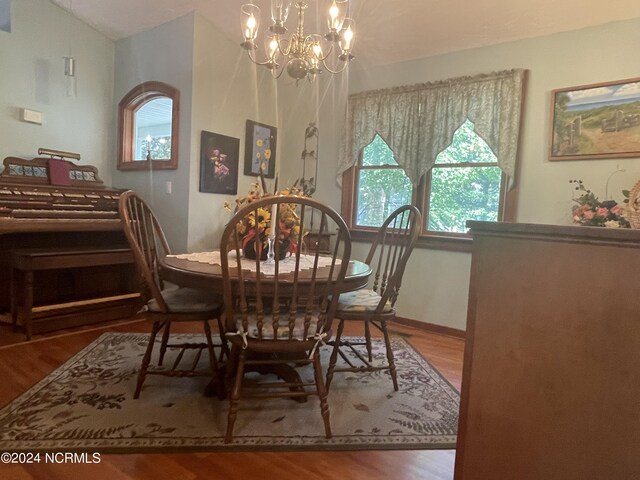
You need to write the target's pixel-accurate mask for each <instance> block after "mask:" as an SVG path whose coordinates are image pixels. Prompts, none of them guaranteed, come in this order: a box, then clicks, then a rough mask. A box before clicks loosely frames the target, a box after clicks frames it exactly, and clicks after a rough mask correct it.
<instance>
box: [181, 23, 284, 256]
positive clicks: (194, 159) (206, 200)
mask: <svg viewBox="0 0 640 480" xmlns="http://www.w3.org/2000/svg"><path fill="white" fill-rule="evenodd" d="M277 88H278V84H277V82H276V81H275V80H274V79H273V78H271V76H270V75H269V74H268V72H266V70H264V69H263V68H259V69H258V67H257V66H255V65H253V64H252V63H251V62H250V61H249V59H248V58H246V53H245V52H244V51H243V50H242V49H241V48H240V47H239V46H238V44H237V42H232V41H231V40H229V39H228V38H227V37H225V36H224V35H223V34H222V33H221V32H220V31H218V30H217V29H216V28H215V27H214V26H213V24H211V23H210V22H209V21H208V20H206V19H205V18H203V17H201V16H200V15H196V16H195V27H194V46H193V111H192V122H191V125H192V129H191V137H190V141H191V151H190V157H191V170H190V177H189V218H188V220H189V236H188V249H189V251H201V250H203V249H211V248H216V247H217V246H218V242H219V241H220V236H221V235H222V230H223V229H224V226H225V225H226V223H227V222H228V220H229V218H230V217H231V215H230V214H229V213H228V212H226V211H225V210H224V208H223V204H224V202H225V201H226V202H229V203H230V204H233V203H234V200H235V198H236V195H221V194H212V193H201V192H200V191H199V186H200V184H199V182H200V135H201V132H202V130H206V131H208V132H214V133H219V134H222V135H227V136H230V137H236V138H238V139H240V158H239V170H240V171H239V178H238V195H244V194H245V193H246V192H247V191H248V189H249V185H250V184H251V183H252V182H255V181H256V177H250V176H244V175H243V165H244V140H245V125H246V121H247V120H248V119H249V120H254V121H257V122H260V123H265V124H268V125H273V126H275V127H276V128H278V127H279V123H278V112H277V108H276V99H277V95H278V91H277ZM278 133H279V134H280V132H278ZM284 138H286V137H283V136H282V135H279V136H278V153H277V157H276V167H279V165H280V163H279V162H280V159H279V158H278V156H279V155H280V152H281V149H280V146H279V145H282V144H283V143H284V141H285V140H284ZM272 182H273V181H271V180H270V181H269V183H270V184H272Z"/></svg>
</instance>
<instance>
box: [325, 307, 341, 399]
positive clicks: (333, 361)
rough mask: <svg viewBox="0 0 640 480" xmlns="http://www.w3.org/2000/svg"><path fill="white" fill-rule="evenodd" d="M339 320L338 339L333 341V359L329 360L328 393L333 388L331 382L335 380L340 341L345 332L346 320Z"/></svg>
mask: <svg viewBox="0 0 640 480" xmlns="http://www.w3.org/2000/svg"><path fill="white" fill-rule="evenodd" d="M338 320H339V322H338V330H337V331H336V338H335V340H334V341H333V350H332V351H331V357H330V358H329V368H327V382H326V389H327V391H328V390H329V387H330V386H331V380H333V370H334V369H335V368H336V361H337V360H338V350H339V349H340V339H341V338H342V331H343V330H344V320H342V319H341V318H339V319H338Z"/></svg>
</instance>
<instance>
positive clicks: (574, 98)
mask: <svg viewBox="0 0 640 480" xmlns="http://www.w3.org/2000/svg"><path fill="white" fill-rule="evenodd" d="M621 157H640V78H630V79H627V80H618V81H615V82H606V83H596V84H591V85H582V86H579V87H569V88H561V89H558V90H554V91H553V92H551V133H550V148H549V160H589V159H598V158H621Z"/></svg>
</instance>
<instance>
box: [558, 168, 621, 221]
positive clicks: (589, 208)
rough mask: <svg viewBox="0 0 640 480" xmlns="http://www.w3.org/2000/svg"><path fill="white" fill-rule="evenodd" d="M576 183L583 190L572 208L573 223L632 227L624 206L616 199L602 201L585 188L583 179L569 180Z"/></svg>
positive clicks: (579, 189)
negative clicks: (624, 214)
mask: <svg viewBox="0 0 640 480" xmlns="http://www.w3.org/2000/svg"><path fill="white" fill-rule="evenodd" d="M569 183H571V184H575V190H577V191H579V192H582V193H581V194H580V196H579V197H574V199H573V201H574V202H576V205H574V206H573V208H572V211H571V212H572V218H573V223H578V224H580V225H587V226H591V227H607V228H630V227H631V225H630V224H629V221H628V220H627V219H626V218H624V217H623V208H622V207H621V206H620V205H618V202H616V201H615V200H605V201H603V202H601V201H600V200H598V197H596V195H595V194H594V193H593V192H592V191H591V190H588V189H587V188H585V186H584V184H583V183H582V180H569Z"/></svg>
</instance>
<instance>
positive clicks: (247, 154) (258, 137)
mask: <svg viewBox="0 0 640 480" xmlns="http://www.w3.org/2000/svg"><path fill="white" fill-rule="evenodd" d="M277 138H278V129H277V128H276V127H271V126H269V125H265V124H263V123H258V122H254V121H253V120H247V132H246V138H245V149H244V174H245V175H253V176H258V175H260V172H262V174H263V175H264V176H265V177H266V178H273V177H274V176H275V174H276V141H277Z"/></svg>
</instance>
